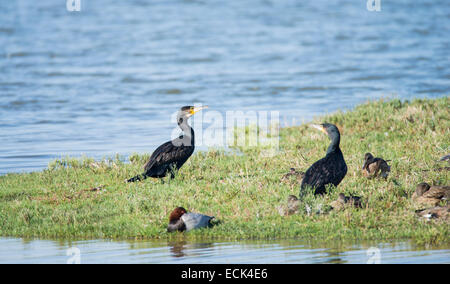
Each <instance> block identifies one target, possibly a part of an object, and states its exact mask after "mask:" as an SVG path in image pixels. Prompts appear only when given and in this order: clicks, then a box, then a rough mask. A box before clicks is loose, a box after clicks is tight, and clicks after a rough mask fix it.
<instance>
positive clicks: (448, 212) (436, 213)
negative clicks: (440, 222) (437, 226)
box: [416, 204, 450, 220]
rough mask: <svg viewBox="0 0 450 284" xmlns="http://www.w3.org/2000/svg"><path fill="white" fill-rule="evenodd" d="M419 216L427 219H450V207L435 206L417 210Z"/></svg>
mask: <svg viewBox="0 0 450 284" xmlns="http://www.w3.org/2000/svg"><path fill="white" fill-rule="evenodd" d="M416 214H417V216H419V217H423V218H426V219H432V218H436V219H437V218H439V219H444V220H449V219H450V205H449V204H447V205H445V206H435V207H432V208H428V209H423V210H417V211H416Z"/></svg>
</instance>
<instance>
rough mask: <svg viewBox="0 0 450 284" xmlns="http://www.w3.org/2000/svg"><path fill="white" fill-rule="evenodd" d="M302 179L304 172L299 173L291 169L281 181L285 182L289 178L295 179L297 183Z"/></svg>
mask: <svg viewBox="0 0 450 284" xmlns="http://www.w3.org/2000/svg"><path fill="white" fill-rule="evenodd" d="M304 177H305V173H304V172H299V171H297V170H295V169H294V168H291V170H290V171H289V172H288V173H287V174H285V175H284V176H283V177H282V178H281V181H282V182H287V181H289V180H290V179H291V178H295V179H296V180H297V181H298V182H302V179H303V178H304Z"/></svg>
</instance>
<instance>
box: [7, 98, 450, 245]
mask: <svg viewBox="0 0 450 284" xmlns="http://www.w3.org/2000/svg"><path fill="white" fill-rule="evenodd" d="M449 103H450V99H449V98H440V99H435V100H415V101H413V102H410V103H408V102H407V103H402V102H400V101H398V100H391V101H384V102H383V101H377V102H371V103H367V104H363V105H360V106H358V107H356V108H355V109H354V110H352V111H349V112H345V113H343V112H338V113H334V114H331V115H328V116H325V117H320V118H317V119H316V120H315V121H316V122H323V121H327V122H331V123H335V124H336V125H338V126H339V127H340V129H341V133H342V139H341V149H342V151H343V153H344V156H345V159H346V162H347V164H348V167H349V171H348V173H347V176H346V178H345V179H344V180H343V182H342V183H341V184H340V185H339V187H338V188H335V189H333V191H332V192H331V194H329V195H328V196H325V197H317V198H315V197H313V196H307V202H308V203H310V205H311V206H312V207H313V208H316V207H319V206H320V205H321V204H322V205H323V206H326V204H329V203H330V202H331V201H333V200H335V199H336V197H337V195H338V194H339V193H340V192H344V193H346V194H354V195H359V196H361V197H363V200H364V202H363V207H364V208H363V209H352V208H348V209H346V210H344V211H341V212H334V211H331V212H329V213H328V214H320V215H316V214H312V215H311V216H308V215H307V214H306V213H300V214H298V215H293V216H280V215H279V214H278V210H277V208H278V206H280V205H281V204H284V203H285V202H286V198H287V196H288V195H289V194H295V195H298V192H299V182H298V181H296V180H291V181H288V182H281V181H280V179H281V177H282V176H283V175H284V174H285V173H286V172H288V171H289V169H290V168H291V167H294V168H296V169H298V170H303V171H305V170H306V169H307V168H308V167H309V166H310V165H311V164H312V163H313V162H314V161H316V160H317V159H319V158H321V157H323V156H324V154H325V152H326V148H327V146H328V144H329V140H328V139H327V138H326V137H325V135H324V134H322V133H320V132H318V131H316V130H314V129H312V128H309V127H307V126H305V125H302V126H298V127H291V128H284V129H281V131H280V151H279V152H278V153H277V154H276V155H275V156H273V157H267V156H264V155H261V151H262V149H260V148H254V147H253V148H244V149H240V151H241V153H243V154H237V155H233V154H229V153H227V154H225V153H224V152H223V151H210V152H205V153H197V154H195V155H194V156H193V157H192V158H191V159H190V160H189V161H188V162H187V163H186V165H185V166H184V167H183V168H182V169H181V171H180V173H179V175H178V176H177V178H176V179H175V180H173V181H170V182H166V183H164V184H162V183H161V182H159V181H157V180H153V179H148V180H145V181H143V182H140V183H134V184H125V183H124V180H125V179H126V178H129V177H131V176H133V175H135V174H137V173H140V172H141V169H142V165H143V164H144V162H145V160H146V159H147V158H148V156H138V155H134V156H132V157H130V160H131V163H123V162H121V161H120V159H113V160H110V161H105V162H94V161H93V160H91V159H87V158H86V159H81V160H79V159H78V160H77V159H66V160H63V161H55V162H52V163H51V164H50V165H49V168H48V169H47V170H44V171H41V172H34V173H28V174H8V175H5V176H1V177H0V235H1V236H17V237H19V236H20V237H76V238H130V237H131V238H171V239H177V238H188V239H200V238H216V239H230V240H232V239H250V238H252V239H254V238H258V239H264V238H271V239H272V238H283V239H286V238H294V237H295V238H304V239H320V240H324V241H326V240H334V239H346V240H369V239H379V240H390V239H404V238H408V239H413V240H414V241H415V242H416V243H441V244H442V243H449V244H450V238H449V235H450V234H449V227H450V226H449V224H448V223H446V222H444V221H439V220H434V221H430V222H426V221H423V220H419V219H418V218H416V216H415V215H414V209H416V207H415V205H414V204H413V203H412V202H411V199H410V196H411V194H412V192H413V191H414V189H415V185H416V184H417V183H419V182H422V181H426V182H428V183H431V184H448V183H449V182H448V181H449V172H448V171H437V170H436V168H439V167H443V166H447V165H446V164H442V163H438V162H436V160H437V159H438V158H439V157H441V156H443V155H445V154H448V152H449V148H450V131H449V130H450V122H449V118H450V115H449ZM162 142H163V141H162ZM366 152H372V153H373V154H374V155H376V156H380V157H383V158H385V159H390V160H392V162H390V165H391V168H392V170H391V174H390V176H389V177H388V179H387V180H381V179H371V180H369V179H366V178H364V177H363V176H362V175H361V173H360V169H361V166H362V163H363V157H364V153H366ZM100 185H103V186H104V187H103V190H100V191H90V190H89V189H91V188H93V187H97V186H100ZM177 206H183V207H185V208H187V209H188V210H191V211H196V212H201V213H204V214H210V215H214V216H216V217H217V218H218V219H220V220H221V221H222V223H221V224H220V225H219V226H216V227H214V228H212V229H209V230H198V231H192V232H189V233H185V234H182V233H177V234H168V233H166V231H165V230H166V225H167V221H168V220H167V219H168V214H169V213H170V211H171V210H172V209H173V208H175V207H177Z"/></svg>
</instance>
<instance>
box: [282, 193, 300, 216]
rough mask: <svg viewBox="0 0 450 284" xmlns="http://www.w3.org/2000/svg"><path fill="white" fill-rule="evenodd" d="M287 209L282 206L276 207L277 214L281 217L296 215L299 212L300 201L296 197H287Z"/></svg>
mask: <svg viewBox="0 0 450 284" xmlns="http://www.w3.org/2000/svg"><path fill="white" fill-rule="evenodd" d="M287 201H288V202H287V207H286V206H284V205H282V206H280V207H278V213H279V214H280V215H281V216H289V215H293V214H297V213H298V212H299V205H300V200H298V198H297V196H295V195H289V196H288V200H287Z"/></svg>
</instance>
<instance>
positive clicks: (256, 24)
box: [0, 0, 450, 174]
mask: <svg viewBox="0 0 450 284" xmlns="http://www.w3.org/2000/svg"><path fill="white" fill-rule="evenodd" d="M81 4H82V6H81V11H80V12H68V11H67V10H66V3H65V1H61V0H40V1H28V0H16V1H0V143H1V147H0V174H4V173H6V172H22V171H33V170H39V169H42V168H45V167H46V165H47V163H48V162H49V161H50V160H52V159H54V158H58V157H61V156H66V155H69V156H80V155H82V154H86V155H88V156H94V157H96V158H101V157H102V156H108V155H112V154H115V153H119V154H121V155H124V156H126V155H127V154H130V153H132V152H151V151H152V150H154V149H155V147H156V146H158V145H159V144H161V143H162V142H164V141H167V140H168V139H170V135H171V132H172V130H173V128H174V122H173V121H171V120H170V116H171V114H172V113H173V112H174V111H176V110H177V109H178V108H179V107H180V106H182V105H187V104H194V103H203V104H208V105H209V106H210V109H211V110H216V111H219V112H221V113H224V112H225V111H228V110H244V111H245V110H256V111H262V110H276V111H279V112H280V116H281V117H280V118H281V121H282V126H283V123H285V124H289V123H291V122H292V121H294V119H295V121H296V123H298V122H301V121H307V120H309V119H311V118H312V117H313V116H315V115H319V114H323V113H325V112H331V111H334V110H336V109H349V108H351V107H352V106H354V105H356V104H358V103H361V102H363V101H366V100H367V99H374V98H379V97H392V96H394V97H398V98H401V99H412V98H415V97H440V96H448V95H449V93H450V64H449V63H450V60H449V59H450V56H449V50H450V44H449V43H450V5H448V1H446V0H442V1H434V0H428V1H426V0H416V1H406V0H405V1H384V0H382V1H381V4H382V6H381V8H382V10H381V12H369V11H368V10H367V9H366V1H365V0H360V1H350V0H349V1H344V0H340V1H324V0H320V1H319V0H315V1H286V0H276V1H275V0H274V1H269V0H246V1H238V0H235V1H213V0H208V1H206V0H205V1H194V0H191V1H188V0H184V1H183V0H163V1H157V0H154V1H144V0H134V1H112V0H95V1H87V0H81Z"/></svg>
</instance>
